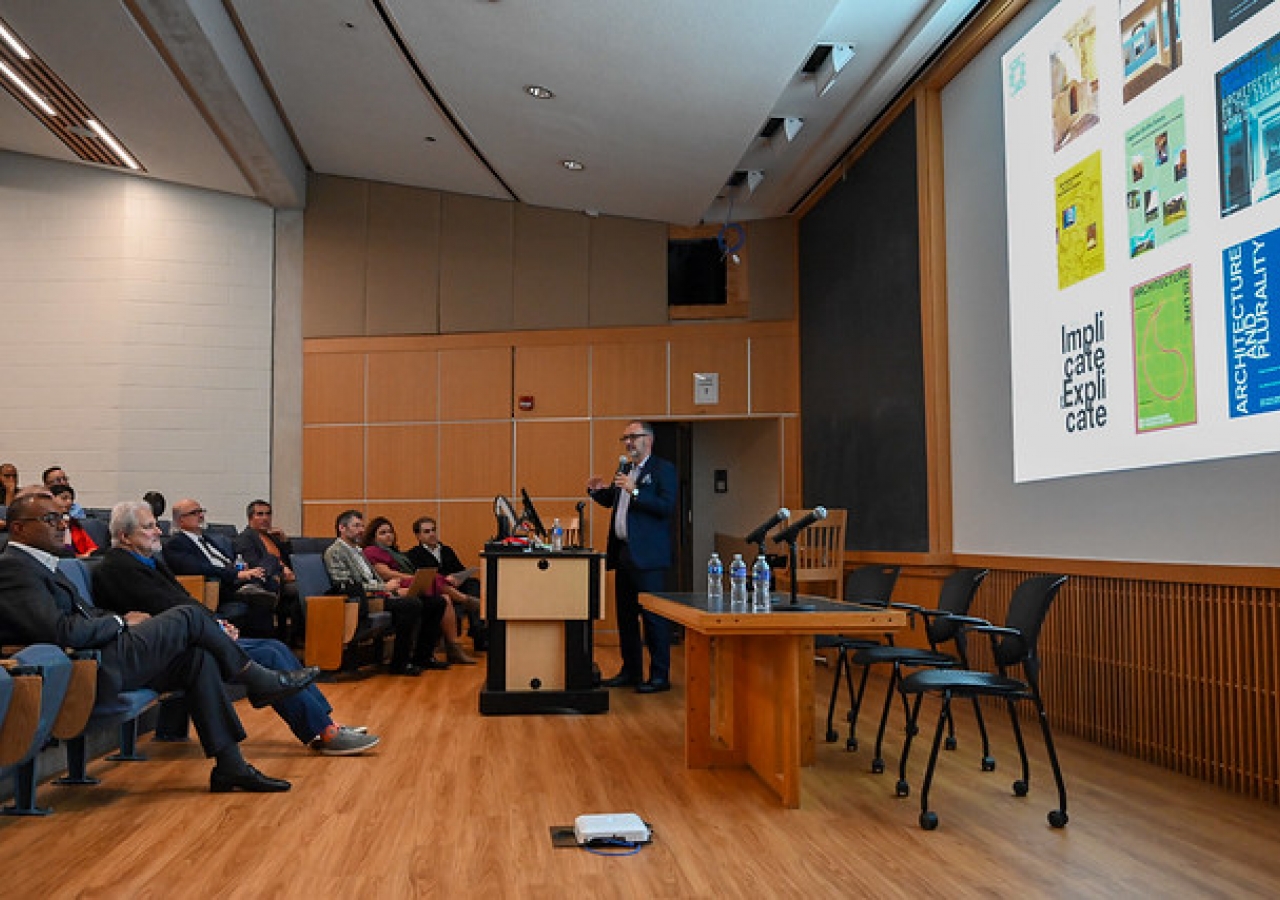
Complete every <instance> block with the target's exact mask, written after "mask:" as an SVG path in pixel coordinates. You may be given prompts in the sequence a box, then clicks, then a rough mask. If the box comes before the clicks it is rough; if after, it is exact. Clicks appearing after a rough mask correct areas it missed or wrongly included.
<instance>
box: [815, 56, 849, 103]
mask: <svg viewBox="0 0 1280 900" xmlns="http://www.w3.org/2000/svg"><path fill="white" fill-rule="evenodd" d="M856 52H857V48H856V47H855V46H854V44H852V43H849V44H832V45H831V52H830V53H829V54H827V58H826V59H824V60H823V61H822V64H821V65H820V66H818V71H817V73H816V74H815V76H814V77H815V78H816V79H817V80H816V81H815V82H814V84H815V86H816V87H817V89H818V96H819V97H823V96H825V95H826V93H827V91H829V90H831V86H832V85H833V84H835V83H836V78H837V77H838V76H839V75H840V73H841V72H842V71H844V67H845V66H847V65H849V61H850V60H851V59H853V55H854V53H856Z"/></svg>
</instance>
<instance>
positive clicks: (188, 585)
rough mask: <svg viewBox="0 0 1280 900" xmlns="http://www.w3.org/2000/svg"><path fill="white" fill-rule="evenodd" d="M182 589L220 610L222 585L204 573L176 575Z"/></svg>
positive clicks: (215, 609) (210, 607) (211, 607)
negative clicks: (206, 576)
mask: <svg viewBox="0 0 1280 900" xmlns="http://www.w3.org/2000/svg"><path fill="white" fill-rule="evenodd" d="M174 577H175V578H177V579H178V584H180V585H182V589H183V590H185V591H186V592H187V593H188V594H190V595H191V596H192V597H194V598H195V599H196V600H197V601H199V602H200V603H203V604H204V605H205V606H207V607H208V608H209V609H211V610H213V611H214V612H217V611H218V599H219V591H220V590H221V585H220V584H218V582H216V581H211V580H209V579H206V578H205V577H204V576H203V575H175V576H174Z"/></svg>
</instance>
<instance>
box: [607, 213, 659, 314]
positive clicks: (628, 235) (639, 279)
mask: <svg viewBox="0 0 1280 900" xmlns="http://www.w3.org/2000/svg"><path fill="white" fill-rule="evenodd" d="M589 291H590V322H589V324H590V325H591V326H592V327H595V328H600V327H603V326H608V325H665V324H667V226H666V225H663V224H662V223H661V222H642V221H639V220H637V219H617V218H612V217H605V216H602V217H600V218H597V219H591V254H590V282H589Z"/></svg>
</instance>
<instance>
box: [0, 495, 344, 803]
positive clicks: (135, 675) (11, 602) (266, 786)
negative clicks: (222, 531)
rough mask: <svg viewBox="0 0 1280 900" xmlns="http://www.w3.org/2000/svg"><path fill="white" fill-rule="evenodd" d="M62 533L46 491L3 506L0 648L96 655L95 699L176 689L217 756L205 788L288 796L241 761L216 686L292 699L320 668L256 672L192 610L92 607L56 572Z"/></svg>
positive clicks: (230, 712)
mask: <svg viewBox="0 0 1280 900" xmlns="http://www.w3.org/2000/svg"><path fill="white" fill-rule="evenodd" d="M66 527H67V517H66V515H65V514H64V513H61V512H58V511H57V510H56V509H55V508H54V505H53V497H52V496H50V495H49V494H48V493H47V492H44V491H27V492H25V493H20V494H19V496H18V498H17V499H16V500H14V501H13V503H12V504H11V505H10V506H9V544H8V546H7V547H6V548H5V550H4V552H3V553H2V554H0V597H3V598H4V599H3V602H0V644H34V643H48V644H56V645H58V646H61V647H70V648H73V649H77V650H97V651H98V652H99V654H100V662H99V665H98V696H99V697H101V698H103V699H109V698H111V697H114V696H116V695H117V694H119V693H120V692H121V691H129V690H136V689H138V688H150V689H152V690H155V691H161V692H164V691H175V690H180V691H182V692H183V694H184V696H185V697H186V701H187V706H188V709H189V710H190V712H191V719H192V721H193V722H194V723H195V727H196V733H197V734H198V735H199V736H200V743H201V745H202V747H203V748H204V752H205V755H206V756H209V757H213V758H214V760H216V762H215V765H214V767H213V771H212V772H211V773H210V775H209V789H210V790H211V791H213V792H215V793H226V792H228V791H235V790H242V791H249V792H253V793H265V792H275V791H287V790H289V788H290V784H289V782H287V781H284V780H282V779H278V778H271V777H269V776H267V775H264V774H262V773H261V772H259V771H258V770H257V769H255V768H254V767H253V766H251V765H249V764H248V763H247V762H246V761H245V758H244V756H243V755H241V753H240V747H239V743H240V741H242V740H244V738H245V733H244V728H243V727H242V726H241V724H240V719H239V717H238V716H237V715H236V711H235V707H234V706H233V705H232V703H231V701H230V700H229V699H228V698H227V693H226V691H225V690H224V688H223V682H224V681H234V682H238V683H240V684H243V685H244V686H245V687H246V688H247V689H248V692H249V701H250V703H252V704H253V705H254V706H255V707H262V706H268V705H271V704H273V703H277V702H280V701H281V700H283V699H285V698H286V697H289V696H292V695H294V694H296V693H298V692H299V691H300V690H302V689H303V688H305V687H306V686H307V685H309V684H311V683H312V682H313V681H315V679H316V676H317V675H318V674H319V669H314V668H308V669H295V670H293V671H288V672H281V671H277V670H274V669H267V668H264V667H263V666H261V665H259V664H258V663H256V662H254V661H253V660H252V659H250V658H249V656H248V655H247V654H246V653H245V652H244V650H243V649H241V648H240V647H239V646H237V645H236V643H235V642H234V641H232V640H231V638H230V637H228V636H227V635H226V634H225V633H224V632H223V630H222V629H221V628H220V627H219V626H218V623H217V622H215V621H214V620H213V618H212V617H211V616H209V615H208V613H207V612H206V611H204V610H201V609H197V608H196V607H195V606H184V607H180V608H175V609H171V610H168V611H166V612H163V613H161V614H159V615H156V616H148V615H146V614H145V613H136V612H133V613H128V614H127V615H123V616H121V615H116V614H113V613H110V612H107V611H106V610H102V609H98V608H97V607H95V606H93V605H92V604H90V603H89V602H87V601H86V600H85V598H84V597H82V596H81V595H80V592H79V591H78V590H77V589H76V587H75V585H74V584H72V582H71V581H70V580H69V579H68V578H67V577H66V576H65V575H63V574H62V573H61V572H59V571H58V568H57V563H58V558H57V556H56V555H55V554H56V553H57V551H58V549H59V548H60V547H61V546H62V545H63V543H64V542H65V540H66V534H65V532H66Z"/></svg>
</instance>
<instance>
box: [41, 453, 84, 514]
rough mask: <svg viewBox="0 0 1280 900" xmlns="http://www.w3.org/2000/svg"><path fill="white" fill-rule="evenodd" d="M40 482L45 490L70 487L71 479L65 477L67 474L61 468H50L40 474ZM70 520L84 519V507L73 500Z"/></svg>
mask: <svg viewBox="0 0 1280 900" xmlns="http://www.w3.org/2000/svg"><path fill="white" fill-rule="evenodd" d="M40 480H41V481H43V482H44V486H45V487H47V488H53V487H58V486H60V485H66V486H67V487H70V486H71V479H70V478H68V477H67V473H66V472H64V471H63V470H62V466H50V467H49V468H47V469H45V470H44V472H42V473H41V474H40ZM70 515H71V518H73V519H83V518H85V515H86V514H85V511H84V507H83V506H81V505H80V504H79V503H76V502H75V501H74V500H72V501H71V513H70Z"/></svg>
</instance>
